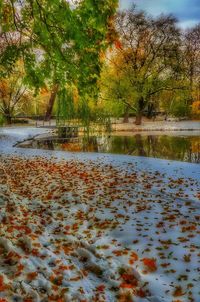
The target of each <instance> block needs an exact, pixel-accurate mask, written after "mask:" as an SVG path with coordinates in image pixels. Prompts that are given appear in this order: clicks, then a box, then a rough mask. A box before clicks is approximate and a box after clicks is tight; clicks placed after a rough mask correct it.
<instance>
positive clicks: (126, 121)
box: [123, 106, 129, 123]
mask: <svg viewBox="0 0 200 302" xmlns="http://www.w3.org/2000/svg"><path fill="white" fill-rule="evenodd" d="M128 122H129V107H128V106H126V108H125V111H124V119H123V123H128Z"/></svg>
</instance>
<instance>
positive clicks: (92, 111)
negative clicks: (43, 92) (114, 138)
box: [56, 86, 111, 137]
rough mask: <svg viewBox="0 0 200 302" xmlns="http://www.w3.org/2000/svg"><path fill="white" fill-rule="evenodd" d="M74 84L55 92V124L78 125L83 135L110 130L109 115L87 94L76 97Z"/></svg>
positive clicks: (87, 135)
mask: <svg viewBox="0 0 200 302" xmlns="http://www.w3.org/2000/svg"><path fill="white" fill-rule="evenodd" d="M76 93H77V89H76V87H74V86H71V87H69V86H68V87H64V88H63V89H60V90H59V92H58V94H57V99H56V100H57V104H56V105H57V106H56V107H57V108H56V111H57V125H58V126H64V125H68V126H70V125H71V126H79V127H81V128H82V129H83V132H84V135H85V136H86V137H89V136H90V135H91V134H94V133H97V132H98V133H99V132H102V131H103V132H105V131H110V130H111V127H110V125H111V123H110V117H109V116H108V114H106V112H104V111H102V108H101V107H98V102H97V101H96V100H95V99H93V98H92V97H90V96H88V95H84V97H83V96H82V97H77V94H76Z"/></svg>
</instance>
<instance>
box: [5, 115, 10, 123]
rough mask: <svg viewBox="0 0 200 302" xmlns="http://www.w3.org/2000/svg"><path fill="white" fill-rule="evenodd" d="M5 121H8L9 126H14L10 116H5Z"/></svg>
mask: <svg viewBox="0 0 200 302" xmlns="http://www.w3.org/2000/svg"><path fill="white" fill-rule="evenodd" d="M5 119H6V124H7V125H11V124H12V117H11V115H10V114H6V115H5Z"/></svg>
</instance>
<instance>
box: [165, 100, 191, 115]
mask: <svg viewBox="0 0 200 302" xmlns="http://www.w3.org/2000/svg"><path fill="white" fill-rule="evenodd" d="M190 112H191V106H190V105H189V104H188V102H187V101H186V100H184V99H181V98H179V99H178V100H175V101H174V102H173V104H172V106H171V109H170V113H171V115H173V116H175V117H188V116H189V115H190Z"/></svg>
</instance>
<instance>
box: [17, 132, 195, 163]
mask: <svg viewBox="0 0 200 302" xmlns="http://www.w3.org/2000/svg"><path fill="white" fill-rule="evenodd" d="M19 147H26V148H36V149H46V150H61V151H71V152H101V153H113V154H126V155H135V156H146V157H157V158H162V159H172V160H178V161H186V162H192V163H200V136H199V135H197V134H195V135H189V136H188V135H179V136H176V135H163V134H160V135H157V134H151V135H149V134H148V135H144V134H135V135H131V136H128V135H123V136H122V135H120V136H116V135H112V136H110V135H103V136H92V137H90V138H89V139H86V138H84V137H79V138H74V139H42V140H30V141H26V142H25V143H23V144H21V145H19Z"/></svg>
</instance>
